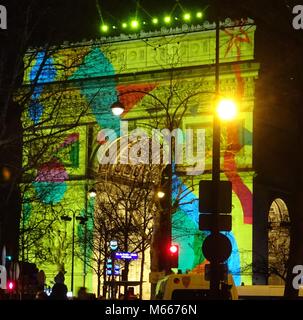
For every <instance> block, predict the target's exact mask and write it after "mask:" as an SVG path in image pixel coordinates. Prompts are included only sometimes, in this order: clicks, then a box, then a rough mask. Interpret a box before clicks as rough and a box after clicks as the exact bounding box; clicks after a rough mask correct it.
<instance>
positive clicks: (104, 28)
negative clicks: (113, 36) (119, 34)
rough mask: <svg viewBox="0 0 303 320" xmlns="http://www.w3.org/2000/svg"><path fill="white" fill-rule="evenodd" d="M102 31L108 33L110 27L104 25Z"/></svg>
mask: <svg viewBox="0 0 303 320" xmlns="http://www.w3.org/2000/svg"><path fill="white" fill-rule="evenodd" d="M100 29H101V32H103V33H106V32H108V30H109V26H108V25H107V24H102V25H101V27H100Z"/></svg>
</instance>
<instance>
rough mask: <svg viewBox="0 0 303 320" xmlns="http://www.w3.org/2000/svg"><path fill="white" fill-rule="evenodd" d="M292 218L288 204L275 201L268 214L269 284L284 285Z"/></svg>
mask: <svg viewBox="0 0 303 320" xmlns="http://www.w3.org/2000/svg"><path fill="white" fill-rule="evenodd" d="M289 227H290V217H289V211H288V208H287V205H286V203H285V202H284V201H283V200H282V199H280V198H277V199H275V200H274V201H273V202H272V204H271V206H270V209H269V214H268V271H269V278H268V284H276V285H279V284H284V280H283V277H284V278H285V277H286V272H287V264H288V258H289V245H290V228H289Z"/></svg>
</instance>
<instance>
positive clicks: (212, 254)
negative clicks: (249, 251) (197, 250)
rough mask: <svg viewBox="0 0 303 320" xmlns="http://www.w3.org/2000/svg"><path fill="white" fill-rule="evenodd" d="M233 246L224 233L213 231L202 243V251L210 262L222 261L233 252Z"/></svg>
mask: <svg viewBox="0 0 303 320" xmlns="http://www.w3.org/2000/svg"><path fill="white" fill-rule="evenodd" d="M231 250H232V246H231V243H230V241H229V239H228V238H227V237H226V236H225V235H224V234H222V233H212V234H210V235H209V236H207V237H206V239H205V240H204V242H203V245H202V252H203V254H204V256H205V258H206V259H207V260H208V261H210V262H216V263H221V262H224V261H226V260H227V259H228V258H229V256H230V254H231Z"/></svg>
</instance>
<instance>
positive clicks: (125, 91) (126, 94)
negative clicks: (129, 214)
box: [29, 29, 252, 284]
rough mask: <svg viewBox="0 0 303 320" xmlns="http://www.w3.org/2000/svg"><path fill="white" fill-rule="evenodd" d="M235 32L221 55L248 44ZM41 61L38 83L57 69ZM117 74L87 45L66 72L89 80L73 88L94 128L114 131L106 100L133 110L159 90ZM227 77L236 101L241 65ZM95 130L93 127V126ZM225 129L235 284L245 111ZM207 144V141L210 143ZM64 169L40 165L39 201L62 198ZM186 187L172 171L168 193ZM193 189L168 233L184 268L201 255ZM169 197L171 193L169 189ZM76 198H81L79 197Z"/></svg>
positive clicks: (246, 193)
mask: <svg viewBox="0 0 303 320" xmlns="http://www.w3.org/2000/svg"><path fill="white" fill-rule="evenodd" d="M238 33H239V34H240V36H239V37H238V36H235V37H230V42H227V44H226V46H225V50H226V53H225V54H226V56H228V54H230V53H231V52H232V51H233V50H236V52H237V58H236V61H237V62H239V61H240V60H242V52H241V48H242V43H245V44H248V43H250V42H251V41H252V40H250V39H249V37H248V35H247V34H245V32H244V31H243V30H242V29H240V31H238ZM228 35H229V33H228ZM242 37H244V38H242ZM235 39H236V40H235ZM237 39H238V40H237ZM243 39H244V40H243ZM234 48H235V49H234ZM43 57H44V56H43V54H42V55H41V56H40V60H38V59H37V61H36V64H35V65H34V66H33V68H32V70H31V72H30V75H31V81H32V79H34V78H35V77H37V72H38V71H37V70H39V69H40V68H39V63H38V62H39V61H40V63H41V61H42V59H43ZM47 61H48V68H47V70H45V71H44V73H43V77H41V81H40V82H41V83H42V85H43V84H44V83H45V82H49V81H50V82H51V81H53V80H54V79H55V77H56V74H58V72H56V68H55V64H52V63H53V62H54V61H53V60H52V59H51V58H49V60H47ZM117 73H119V70H117V62H115V63H112V62H111V55H110V54H109V52H102V50H101V49H100V48H92V49H91V51H90V52H88V54H86V55H85V57H84V60H83V61H82V63H81V64H80V67H79V68H78V69H76V70H75V71H74V72H73V74H72V75H70V76H69V80H81V81H84V80H86V79H90V84H89V85H88V84H85V82H83V83H84V84H83V85H82V86H81V88H80V89H79V90H80V92H81V96H82V98H83V99H85V101H86V103H87V104H89V106H90V108H91V110H92V113H93V116H94V117H95V119H96V122H97V124H98V126H99V129H102V128H109V129H113V130H115V132H116V133H117V135H118V136H119V129H120V128H119V118H117V117H115V116H113V115H112V113H111V110H110V107H111V105H112V104H113V103H114V102H116V101H117V100H118V99H119V100H120V101H121V102H122V103H123V104H124V105H125V107H126V112H125V113H126V114H127V113H128V112H129V111H131V110H134V109H136V107H137V106H138V105H142V104H144V99H145V98H146V96H147V95H148V93H154V94H158V93H159V90H160V91H161V84H160V83H159V84H155V83H148V82H145V83H144V84H142V83H137V84H136V83H135V84H134V83H132V84H123V85H121V84H119V83H117V80H116V78H115V76H116V74H117ZM232 76H233V77H234V78H235V79H236V92H237V95H238V97H239V99H240V100H241V99H242V98H244V96H245V90H244V87H245V83H246V82H245V81H246V80H245V79H244V77H243V76H242V74H241V68H240V67H239V66H237V65H236V66H233V75H232ZM39 79H40V78H39ZM94 79H95V80H94ZM156 90H157V92H156ZM41 92H42V89H37V91H36V92H35V94H36V96H34V95H33V100H34V98H37V95H38V97H39V95H41ZM30 108H31V106H30ZM36 110H37V111H35V112H32V113H31V112H30V113H29V117H30V118H31V119H32V120H33V121H34V122H35V123H37V122H38V121H39V119H40V118H41V115H42V113H43V106H42V107H41V108H40V107H38V108H37V109H36ZM247 123H248V124H249V125H248V126H247V125H246V124H247ZM96 132H98V130H97V131H96ZM226 132H227V134H226V137H227V145H229V148H227V149H226V151H225V152H224V156H223V168H224V174H225V176H226V178H227V179H229V180H230V181H231V182H232V184H233V205H234V208H233V225H234V229H233V231H232V232H230V233H228V234H227V236H228V237H229V238H230V240H231V242H232V247H233V249H232V256H231V257H230V259H229V261H228V266H229V269H230V272H231V273H233V274H234V276H235V280H236V283H237V284H240V283H241V281H242V279H241V276H240V275H239V270H241V267H243V266H244V265H245V264H249V263H250V262H251V254H250V256H249V255H248V258H247V259H246V258H245V259H244V256H243V254H242V252H244V251H246V252H248V251H249V252H251V249H252V248H251V241H252V240H251V236H252V228H251V224H252V192H251V189H252V177H251V176H249V175H247V174H245V173H242V172H239V170H238V163H240V162H241V163H243V159H242V155H241V151H242V150H243V149H245V148H246V146H251V145H252V120H251V116H249V118H248V119H247V121H246V122H245V124H244V125H243V123H233V124H230V125H228V127H227V128H226ZM101 138H102V137H101ZM210 138H211V137H210ZM84 139H85V137H84ZM78 140H79V136H78V137H77V133H76V134H72V135H70V136H69V137H67V138H66V139H65V140H64V139H63V141H62V143H61V144H60V145H59V149H60V148H61V149H64V148H65V147H67V146H70V145H73V144H75V143H77V141H78ZM99 140H100V137H99ZM101 140H102V139H101ZM207 143H209V141H208V142H207V141H206V144H207ZM209 144H210V145H211V143H209ZM81 152H82V153H83V152H86V150H83V149H81V147H80V150H78V153H81ZM78 159H79V157H78ZM251 160H252V159H251V156H250V157H249V158H247V159H246V160H245V161H247V168H251V162H252V161H251ZM68 170H69V168H65V166H64V162H63V161H62V160H61V159H60V158H56V159H51V160H50V161H49V162H47V163H45V164H44V165H43V166H42V167H41V168H40V171H39V173H38V175H37V178H36V181H35V182H34V186H35V189H36V191H37V194H38V195H40V198H41V201H43V202H44V203H45V204H54V203H55V204H56V203H60V202H61V201H63V199H64V195H65V194H67V193H68V192H69V184H68V183H67V180H68V176H69V175H68ZM57 175H59V177H60V178H56V176H57ZM84 183H85V182H84ZM54 185H55V186H57V187H55V188H52V189H53V190H57V191H56V192H54V193H53V194H51V195H49V196H48V197H44V198H43V197H42V195H43V193H44V191H43V189H44V190H45V188H48V187H49V186H52V187H53V186H54ZM188 187H190V185H188V184H187V183H186V182H184V181H183V180H182V179H181V178H180V177H177V176H174V189H173V190H174V192H176V190H177V189H180V188H181V189H184V190H185V189H187V188H188ZM197 194H198V188H196V187H195V188H194V189H193V190H191V191H190V192H188V193H187V195H186V196H185V197H184V199H183V200H182V203H180V206H179V208H178V211H177V212H176V213H175V214H174V217H173V236H174V238H175V239H176V242H177V243H178V244H179V246H180V261H179V263H180V266H179V267H180V269H182V270H184V271H185V270H187V269H193V268H195V267H197V266H198V265H199V264H200V265H202V264H205V258H204V257H203V255H202V252H201V247H202V243H203V239H204V238H205V236H206V234H203V233H202V232H200V231H199V230H198V215H199V212H198V201H197V200H198V198H197ZM174 196H176V195H175V194H174ZM79 197H84V195H83V194H82V195H79ZM92 201H93V200H92ZM79 202H81V200H80V199H79ZM88 206H89V208H90V209H89V210H91V212H93V202H92V203H91V202H89V205H88ZM83 210H86V209H83ZM84 214H85V211H83V215H84ZM92 216H93V214H92ZM180 226H181V227H180ZM81 230H82V229H81ZM81 230H80V229H79V230H78V233H79V234H80V233H81V232H82V231H83V230H82V231H81ZM82 250H83V248H82Z"/></svg>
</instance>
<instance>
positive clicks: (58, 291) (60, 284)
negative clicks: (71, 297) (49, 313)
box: [50, 271, 67, 300]
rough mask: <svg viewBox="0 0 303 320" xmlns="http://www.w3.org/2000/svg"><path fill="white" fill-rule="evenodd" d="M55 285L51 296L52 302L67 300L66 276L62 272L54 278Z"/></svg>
mask: <svg viewBox="0 0 303 320" xmlns="http://www.w3.org/2000/svg"><path fill="white" fill-rule="evenodd" d="M54 280H55V284H54V285H53V288H52V292H51V294H50V299H51V300H67V286H66V285H65V284H64V280H65V278H64V274H63V272H62V271H60V272H59V273H58V274H57V275H56V276H55V278H54Z"/></svg>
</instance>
